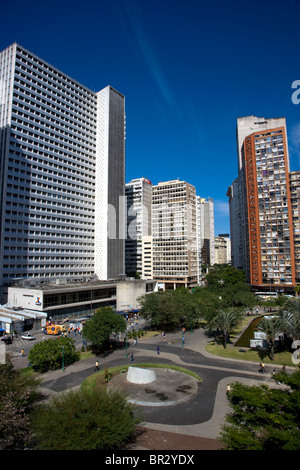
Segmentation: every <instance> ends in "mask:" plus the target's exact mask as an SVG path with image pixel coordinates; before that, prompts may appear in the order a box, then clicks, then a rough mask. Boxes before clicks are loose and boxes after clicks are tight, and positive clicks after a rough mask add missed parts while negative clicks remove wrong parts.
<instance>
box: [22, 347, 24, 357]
mask: <svg viewBox="0 0 300 470" xmlns="http://www.w3.org/2000/svg"><path fill="white" fill-rule="evenodd" d="M21 355H22V357H24V349H23V348H22V349H21Z"/></svg>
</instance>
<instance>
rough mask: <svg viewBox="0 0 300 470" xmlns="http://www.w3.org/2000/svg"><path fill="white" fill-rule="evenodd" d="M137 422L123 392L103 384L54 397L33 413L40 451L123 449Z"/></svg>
mask: <svg viewBox="0 0 300 470" xmlns="http://www.w3.org/2000/svg"><path fill="white" fill-rule="evenodd" d="M139 421H140V420H139V419H138V418H136V417H134V415H133V406H132V405H131V404H129V403H128V402H127V401H126V398H125V395H123V394H122V393H121V392H119V391H111V392H109V393H108V392H106V390H105V388H102V387H99V388H97V387H95V388H93V389H85V390H77V391H72V390H71V391H69V392H68V393H63V394H61V395H57V396H54V397H52V399H51V400H50V402H48V403H47V404H45V405H41V406H39V407H37V409H36V411H35V413H34V415H33V416H32V426H33V430H34V432H35V436H36V448H37V449H39V450H104V451H108V450H114V451H115V450H118V449H122V448H125V447H126V444H127V443H128V442H129V441H130V440H131V439H132V438H133V437H134V435H135V432H136V427H137V424H138V423H139Z"/></svg>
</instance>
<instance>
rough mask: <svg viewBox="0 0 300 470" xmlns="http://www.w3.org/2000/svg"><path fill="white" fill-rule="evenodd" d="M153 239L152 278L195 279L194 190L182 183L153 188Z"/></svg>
mask: <svg viewBox="0 0 300 470" xmlns="http://www.w3.org/2000/svg"><path fill="white" fill-rule="evenodd" d="M152 235H153V276H155V277H160V278H166V277H174V276H175V278H176V276H177V278H178V279H180V278H179V277H178V276H182V277H188V276H191V275H192V276H195V275H196V272H197V267H196V265H197V259H196V195H195V188H193V187H190V186H188V185H187V184H186V183H182V182H179V181H178V182H174V183H170V184H164V185H162V186H159V185H158V186H154V187H153V199H152ZM193 237H194V238H193ZM193 240H194V245H193V246H192V248H191V242H192V241H193ZM194 258H195V259H194Z"/></svg>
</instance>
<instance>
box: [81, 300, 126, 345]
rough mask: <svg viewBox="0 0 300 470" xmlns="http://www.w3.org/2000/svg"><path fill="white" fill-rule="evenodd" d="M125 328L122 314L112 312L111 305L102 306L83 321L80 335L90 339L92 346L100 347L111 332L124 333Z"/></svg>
mask: <svg viewBox="0 0 300 470" xmlns="http://www.w3.org/2000/svg"><path fill="white" fill-rule="evenodd" d="M126 328H127V325H126V320H125V318H124V317H123V316H121V315H120V314H118V313H116V312H114V310H113V309H112V308H111V307H108V308H105V307H103V308H99V309H98V310H97V311H96V312H95V314H94V315H93V316H92V318H90V319H89V320H88V321H87V322H85V324H84V326H83V329H82V336H83V338H85V339H87V340H89V341H91V342H92V345H93V347H95V348H101V347H102V346H103V344H104V343H105V342H106V341H107V340H108V339H109V337H110V335H111V334H112V333H115V334H117V333H120V332H121V333H124V332H125V331H126Z"/></svg>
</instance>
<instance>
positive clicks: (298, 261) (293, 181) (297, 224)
mask: <svg viewBox="0 0 300 470" xmlns="http://www.w3.org/2000/svg"><path fill="white" fill-rule="evenodd" d="M290 192H291V204H292V214H293V232H294V253H295V254H294V256H295V270H296V283H297V284H299V283H300V172H297V171H293V172H291V173H290Z"/></svg>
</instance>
